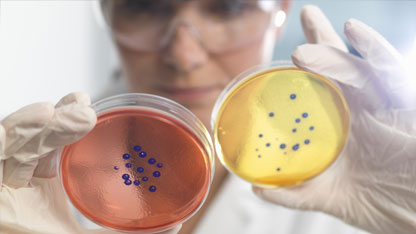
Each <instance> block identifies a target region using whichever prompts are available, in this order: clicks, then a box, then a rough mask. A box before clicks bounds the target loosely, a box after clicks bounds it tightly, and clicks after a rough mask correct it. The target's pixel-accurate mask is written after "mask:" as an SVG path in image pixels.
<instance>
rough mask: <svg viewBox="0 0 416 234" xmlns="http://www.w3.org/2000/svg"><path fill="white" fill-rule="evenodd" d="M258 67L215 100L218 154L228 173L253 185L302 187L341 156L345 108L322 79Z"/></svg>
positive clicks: (296, 71) (346, 125) (289, 68)
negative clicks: (300, 185) (259, 69)
mask: <svg viewBox="0 0 416 234" xmlns="http://www.w3.org/2000/svg"><path fill="white" fill-rule="evenodd" d="M257 69H258V68H257ZM262 69H263V70H261V71H258V72H255V73H253V72H251V73H250V72H248V73H243V74H242V75H240V76H239V77H237V78H236V79H235V80H234V81H233V82H232V83H231V84H230V85H229V86H228V87H227V88H226V89H225V90H224V92H223V93H222V95H221V96H220V98H219V99H218V100H217V103H216V105H215V107H214V112H213V118H212V127H213V134H214V141H215V149H216V153H217V155H218V157H219V158H220V161H221V162H222V163H223V165H224V166H225V167H226V168H227V169H228V170H230V171H231V172H233V173H234V174H236V175H238V176H239V177H241V178H242V179H244V180H246V181H248V182H250V183H252V184H256V185H260V186H264V187H271V186H272V187H279V186H287V185H295V184H299V183H302V182H304V181H306V180H308V179H310V178H313V177H314V176H316V175H318V174H320V173H321V172H323V171H324V170H325V169H327V168H328V167H329V166H330V165H331V164H332V163H333V162H334V161H335V160H336V159H337V157H338V155H339V154H340V153H341V152H342V149H343V147H344V145H345V143H346V140H347V137H348V132H349V127H350V117H349V116H350V114H349V108H348V105H347V103H346V101H345V99H344V97H343V95H342V93H341V91H340V90H339V89H338V88H337V87H336V86H335V85H334V84H333V83H332V82H331V81H329V80H328V79H326V78H325V77H323V76H321V75H318V74H314V73H310V72H307V71H303V70H301V69H299V68H296V67H293V66H283V67H276V66H275V67H272V68H266V69H264V67H262ZM247 74H248V75H247Z"/></svg>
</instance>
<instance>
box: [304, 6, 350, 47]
mask: <svg viewBox="0 0 416 234" xmlns="http://www.w3.org/2000/svg"><path fill="white" fill-rule="evenodd" d="M301 23H302V29H303V33H304V34H305V38H306V41H307V43H310V44H323V45H329V46H333V47H335V48H338V49H339V50H342V51H344V52H348V48H347V46H346V45H345V43H344V41H343V40H342V39H341V37H340V36H339V35H338V34H337V33H336V32H335V30H334V28H333V27H332V24H331V23H330V22H329V20H328V18H327V17H326V16H325V14H324V13H323V12H322V11H321V9H319V7H317V6H314V5H306V6H304V7H303V8H302V12H301Z"/></svg>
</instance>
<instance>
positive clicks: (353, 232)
mask: <svg viewBox="0 0 416 234" xmlns="http://www.w3.org/2000/svg"><path fill="white" fill-rule="evenodd" d="M112 82H113V83H112V84H111V85H110V86H109V87H110V88H109V89H108V90H107V91H106V92H104V93H105V95H103V96H101V97H96V98H94V99H93V100H98V99H102V98H104V97H108V96H112V95H116V94H121V93H125V92H127V89H126V85H125V84H124V80H123V79H115V80H113V81H112ZM76 216H77V219H78V220H79V222H80V224H81V225H83V226H84V227H87V228H97V227H98V226H96V225H95V224H93V223H91V222H89V221H87V220H86V218H85V217H83V216H82V215H81V214H80V213H78V212H76ZM334 233H336V234H364V233H367V232H365V231H362V230H359V229H357V228H354V227H352V226H350V225H348V224H345V223H343V222H342V221H340V220H338V219H336V218H334V217H332V216H329V215H326V214H324V213H320V212H310V211H309V212H308V211H298V210H291V209H287V208H284V207H281V206H277V205H275V204H272V203H269V202H266V201H263V200H261V199H260V198H258V197H257V196H256V195H254V193H253V192H252V191H251V185H250V184H249V183H247V182H245V181H243V180H241V179H239V178H238V177H237V176H235V175H229V176H228V177H227V179H226V181H224V183H223V186H222V187H221V189H220V190H219V191H218V194H217V196H216V197H215V199H214V200H213V201H212V203H211V206H210V207H209V208H208V209H207V210H206V213H205V214H204V215H203V217H202V220H201V223H200V224H199V225H198V227H197V228H196V230H195V232H194V234H334Z"/></svg>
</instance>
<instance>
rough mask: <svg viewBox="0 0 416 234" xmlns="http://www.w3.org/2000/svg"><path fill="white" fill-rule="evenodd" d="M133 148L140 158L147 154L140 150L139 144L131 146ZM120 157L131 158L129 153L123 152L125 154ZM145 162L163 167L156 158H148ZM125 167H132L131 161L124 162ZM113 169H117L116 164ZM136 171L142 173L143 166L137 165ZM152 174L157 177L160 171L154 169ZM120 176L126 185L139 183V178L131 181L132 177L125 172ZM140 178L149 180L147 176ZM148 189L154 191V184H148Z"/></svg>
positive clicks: (137, 184)
mask: <svg viewBox="0 0 416 234" xmlns="http://www.w3.org/2000/svg"><path fill="white" fill-rule="evenodd" d="M133 150H134V151H135V152H137V155H138V156H139V157H140V158H145V157H146V156H147V153H146V152H145V151H142V147H141V146H140V145H135V146H133ZM122 157H123V159H124V160H129V159H130V158H131V154H128V153H125V154H123V156H122ZM147 162H148V163H149V164H150V165H154V164H156V165H155V166H156V167H157V168H163V163H161V162H158V163H156V159H155V158H149V160H147ZM125 167H126V168H128V169H130V168H132V167H133V164H132V163H131V162H126V163H125ZM114 170H119V167H118V166H114ZM136 171H137V172H138V173H144V171H145V170H144V168H143V167H141V166H139V167H137V169H136ZM152 175H153V177H154V178H159V177H160V176H161V173H160V171H158V170H155V171H153V173H152ZM121 178H122V179H123V180H124V184H125V185H127V186H129V185H131V184H134V185H135V186H139V185H140V184H141V183H140V180H139V179H135V180H134V181H132V178H130V175H129V174H127V173H124V174H123V175H122V176H121ZM141 180H142V181H143V182H147V181H149V177H147V176H143V177H142V178H141ZM149 191H150V192H156V186H155V185H150V186H149Z"/></svg>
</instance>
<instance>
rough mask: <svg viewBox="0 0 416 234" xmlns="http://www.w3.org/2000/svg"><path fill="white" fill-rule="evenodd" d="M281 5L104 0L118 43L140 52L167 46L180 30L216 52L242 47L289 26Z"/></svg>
mask: <svg viewBox="0 0 416 234" xmlns="http://www.w3.org/2000/svg"><path fill="white" fill-rule="evenodd" d="M279 6H280V1H271V0H101V9H102V12H103V15H104V18H105V20H106V22H107V24H108V25H109V27H110V28H111V31H112V34H113V37H114V39H115V40H116V41H117V42H118V43H120V44H121V45H123V46H125V47H128V48H130V49H134V50H137V51H157V50H161V49H164V48H167V47H168V46H169V44H170V42H171V41H172V40H173V38H174V37H175V35H176V32H177V29H178V27H184V28H185V29H187V31H188V32H189V33H190V34H192V35H193V36H194V37H195V38H197V39H198V40H199V41H200V44H201V46H203V48H205V49H206V50H207V51H209V52H211V53H221V52H224V51H228V50H234V49H238V48H241V47H244V46H245V45H247V44H250V43H251V42H253V41H256V40H259V39H261V38H262V37H263V36H264V34H265V33H266V32H267V30H269V29H271V28H274V27H276V26H281V24H283V21H284V17H285V14H284V12H283V11H279ZM282 14H283V15H282ZM282 17H283V19H282ZM279 24H280V25H279Z"/></svg>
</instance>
